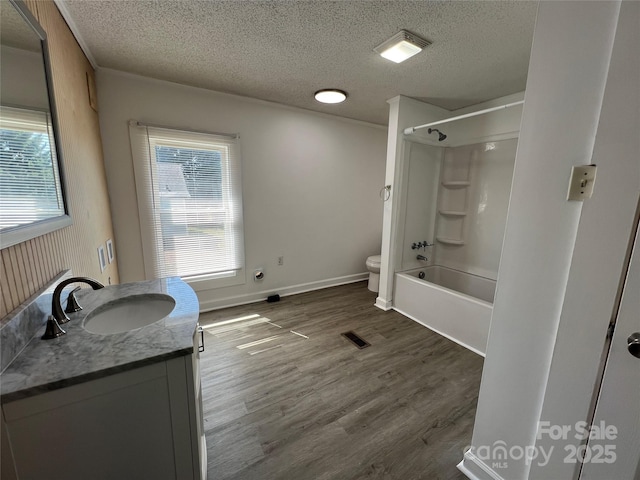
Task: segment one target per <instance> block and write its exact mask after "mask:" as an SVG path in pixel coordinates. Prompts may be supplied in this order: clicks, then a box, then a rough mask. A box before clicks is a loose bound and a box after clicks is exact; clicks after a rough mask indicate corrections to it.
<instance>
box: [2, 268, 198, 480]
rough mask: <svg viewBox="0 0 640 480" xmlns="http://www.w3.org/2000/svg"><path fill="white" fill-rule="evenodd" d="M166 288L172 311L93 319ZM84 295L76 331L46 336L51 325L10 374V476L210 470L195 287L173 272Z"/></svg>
mask: <svg viewBox="0 0 640 480" xmlns="http://www.w3.org/2000/svg"><path fill="white" fill-rule="evenodd" d="M158 296H164V297H170V298H171V299H173V300H175V307H173V309H172V310H171V311H170V313H169V314H168V315H166V316H164V317H163V318H161V319H159V320H157V321H153V322H152V323H150V324H148V325H146V326H143V327H140V328H134V329H131V330H126V329H125V331H122V327H119V328H118V329H116V330H120V331H119V332H117V333H106V334H105V333H92V332H91V331H90V328H89V327H90V324H89V323H87V319H91V318H97V315H96V312H98V313H100V312H103V311H105V309H108V308H109V307H108V306H109V305H117V306H118V307H119V308H120V307H122V305H125V304H126V303H127V299H128V298H130V299H135V300H132V302H134V301H135V302H137V303H139V302H140V299H143V300H144V299H145V298H147V297H148V298H157V297H158ZM77 298H78V302H79V303H80V304H81V305H82V306H83V310H82V311H80V312H77V313H73V314H70V315H69V317H70V319H71V320H70V322H69V323H66V324H64V325H63V326H62V327H63V328H64V329H65V330H66V332H67V333H66V335H62V336H61V337H58V338H55V339H52V340H41V339H40V335H42V331H43V330H44V328H41V329H40V331H38V333H37V334H36V336H35V337H33V339H32V340H31V341H30V342H29V343H28V344H27V346H26V347H25V348H24V350H23V351H22V352H21V353H20V354H19V355H18V356H17V357H16V358H15V359H14V360H13V361H12V362H11V364H10V365H9V366H8V367H7V368H6V369H5V370H4V372H3V373H2V375H1V376H0V383H1V385H0V389H1V395H2V396H1V399H2V429H1V430H2V432H1V434H2V438H1V439H0V444H1V445H2V478H3V479H5V478H8V479H9V478H18V479H20V478H29V479H39V478H42V479H51V478H65V479H87V478H91V479H114V478H122V479H125V478H131V479H134V478H135V479H142V478H150V479H151V478H152V479H154V480H158V479H181V480H182V479H205V478H206V464H207V459H206V444H205V437H204V429H203V419H202V393H201V387H200V376H199V371H200V370H199V364H198V362H199V356H198V352H199V349H200V347H202V345H201V344H200V337H201V334H200V332H199V329H198V327H197V322H198V311H199V307H198V300H197V297H196V295H195V293H194V292H193V290H192V289H191V288H190V287H189V286H188V285H187V284H186V283H184V282H182V281H181V280H180V279H179V278H169V279H161V280H154V281H148V282H140V283H135V284H125V285H116V286H110V287H106V288H104V289H100V290H96V291H93V290H82V291H81V292H80V293H79V294H78V295H77ZM105 306H107V307H105ZM138 307H139V305H138ZM138 307H136V308H138ZM120 312H121V313H122V312H125V313H126V312H127V309H126V308H125V309H124V310H122V309H120ZM129 312H130V313H131V314H134V313H135V309H133V310H129ZM137 316H138V317H139V316H140V315H137ZM85 327H86V328H85ZM94 331H95V329H94Z"/></svg>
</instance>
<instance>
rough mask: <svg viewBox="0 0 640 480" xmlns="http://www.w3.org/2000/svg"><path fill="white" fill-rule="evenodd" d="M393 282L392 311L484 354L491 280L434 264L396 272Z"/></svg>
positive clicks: (493, 286) (493, 287) (493, 290)
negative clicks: (420, 275)
mask: <svg viewBox="0 0 640 480" xmlns="http://www.w3.org/2000/svg"><path fill="white" fill-rule="evenodd" d="M420 272H424V279H420V278H419V274H420ZM395 281H396V284H395V294H394V305H393V308H394V310H396V311H398V312H399V313H401V314H403V315H405V316H407V317H409V318H411V319H412V320H415V321H416V322H418V323H420V324H422V325H424V326H425V327H427V328H429V329H431V330H433V331H434V332H436V333H439V334H440V335H443V336H445V337H447V338H448V339H450V340H453V341H454V342H456V343H459V344H460V345H462V346H463V347H466V348H468V349H469V350H472V351H474V352H476V353H478V354H480V355H482V356H484V355H485V352H486V348H487V337H488V335H489V324H490V323H491V312H492V310H493V297H494V295H495V289H496V282H495V281H494V280H491V279H488V278H484V277H478V276H476V275H471V274H469V273H464V272H460V271H458V270H453V269H451V268H447V267H442V266H437V265H433V266H429V267H424V268H418V269H414V270H407V271H405V272H399V273H396V278H395Z"/></svg>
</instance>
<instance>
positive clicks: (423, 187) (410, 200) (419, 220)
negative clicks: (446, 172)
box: [396, 142, 443, 270]
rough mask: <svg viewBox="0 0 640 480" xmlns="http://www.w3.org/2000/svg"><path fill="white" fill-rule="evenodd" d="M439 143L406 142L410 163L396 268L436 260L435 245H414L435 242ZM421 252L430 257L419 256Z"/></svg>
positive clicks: (403, 193)
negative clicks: (398, 258) (426, 259)
mask: <svg viewBox="0 0 640 480" xmlns="http://www.w3.org/2000/svg"><path fill="white" fill-rule="evenodd" d="M442 151H443V149H442V148H440V147H434V146H431V145H423V144H420V143H415V142H405V158H406V161H407V162H408V167H407V168H406V169H404V172H403V173H404V178H403V181H402V184H403V185H406V187H405V188H404V190H403V191H402V192H401V194H400V197H401V206H400V220H399V225H400V226H401V228H399V231H398V236H397V240H396V241H397V243H398V255H399V256H400V263H399V265H398V266H397V270H410V269H412V268H418V267H425V266H428V265H430V264H432V263H433V255H434V249H433V247H422V248H419V249H414V248H412V246H413V245H414V244H416V243H422V242H425V241H426V242H428V243H429V244H434V243H435V237H436V230H435V224H436V215H437V210H438V209H437V203H438V202H437V199H438V185H439V183H440V165H441V163H442ZM418 255H422V256H425V257H427V258H428V259H429V260H428V261H425V260H418V258H417V257H418Z"/></svg>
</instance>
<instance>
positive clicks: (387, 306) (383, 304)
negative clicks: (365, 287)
mask: <svg viewBox="0 0 640 480" xmlns="http://www.w3.org/2000/svg"><path fill="white" fill-rule="evenodd" d="M374 305H375V306H376V307H378V308H379V309H381V310H384V311H385V312H388V311H389V310H392V309H393V303H392V302H391V300H385V299H384V298H382V297H378V298H376V303H375V304H374Z"/></svg>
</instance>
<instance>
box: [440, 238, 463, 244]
mask: <svg viewBox="0 0 640 480" xmlns="http://www.w3.org/2000/svg"><path fill="white" fill-rule="evenodd" d="M436 240H437V241H438V242H440V243H446V244H447V245H464V240H458V239H457V238H444V237H436Z"/></svg>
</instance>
